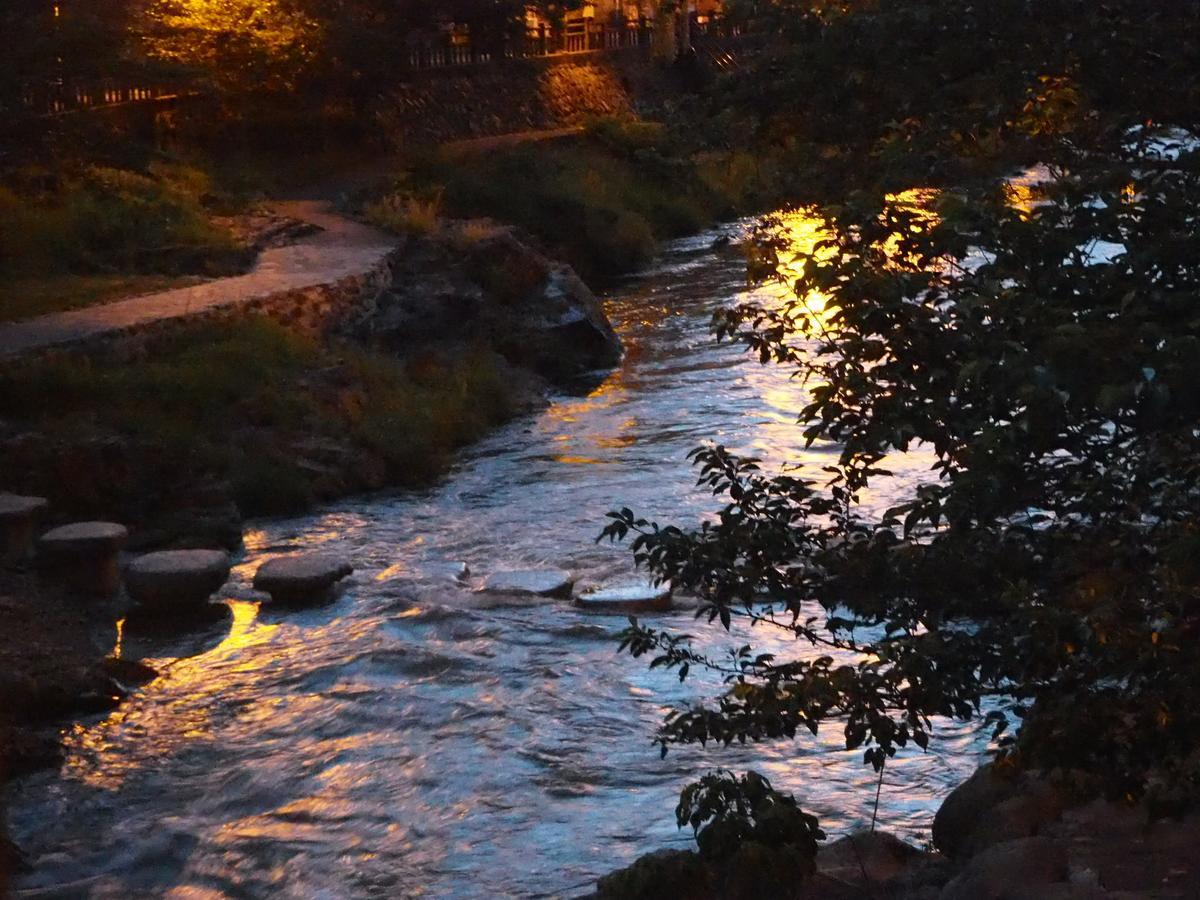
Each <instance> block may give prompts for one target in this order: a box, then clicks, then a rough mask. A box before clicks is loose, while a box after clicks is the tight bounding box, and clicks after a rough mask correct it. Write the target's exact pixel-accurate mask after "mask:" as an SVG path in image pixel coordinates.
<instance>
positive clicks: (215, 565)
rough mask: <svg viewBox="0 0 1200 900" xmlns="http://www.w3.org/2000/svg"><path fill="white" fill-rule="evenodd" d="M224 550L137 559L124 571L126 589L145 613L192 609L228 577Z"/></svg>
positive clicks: (167, 553) (171, 552) (168, 553)
mask: <svg viewBox="0 0 1200 900" xmlns="http://www.w3.org/2000/svg"><path fill="white" fill-rule="evenodd" d="M229 568H230V561H229V554H228V553H226V552H225V551H224V550H165V551H162V552H159V553H147V554H146V555H145V556H139V557H138V558H137V559H135V560H134V561H133V562H132V563H130V564H129V567H128V568H127V569H126V570H125V589H126V590H127V591H128V592H129V596H130V597H131V598H132V599H133V600H134V602H136V603H138V604H139V605H141V606H142V607H143V608H145V609H154V610H158V611H164V612H165V611H169V610H175V609H195V608H196V607H198V606H202V605H204V604H205V603H207V602H208V598H209V597H210V596H212V594H213V592H214V591H216V590H217V589H219V588H220V587H221V585H223V584H224V583H225V579H227V578H228V577H229Z"/></svg>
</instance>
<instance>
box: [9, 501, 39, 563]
mask: <svg viewBox="0 0 1200 900" xmlns="http://www.w3.org/2000/svg"><path fill="white" fill-rule="evenodd" d="M48 505H49V504H48V503H47V502H46V500H44V499H43V498H42V497H21V496H19V495H17V494H0V562H16V561H17V560H21V559H24V558H25V557H27V556H29V554H30V553H32V552H33V532H34V528H35V526H36V525H37V520H38V518H39V517H40V516H41V515H42V514H43V513H44V512H45V511H46V507H47V506H48Z"/></svg>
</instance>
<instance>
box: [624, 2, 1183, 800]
mask: <svg viewBox="0 0 1200 900" xmlns="http://www.w3.org/2000/svg"><path fill="white" fill-rule="evenodd" d="M951 7H953V11H952V10H951ZM789 8H790V7H789ZM951 12H953V14H951ZM1018 13H1019V14H1020V15H1018ZM1055 16H1058V17H1059V18H1058V19H1055V18H1054V17H1055ZM1051 21H1055V22H1057V23H1058V27H1055V28H1050V27H1049V25H1048V23H1049V22H1051ZM1189 22H1194V11H1193V9H1192V7H1190V6H1188V7H1185V6H1183V5H1170V9H1167V8H1166V7H1165V6H1156V7H1155V9H1154V10H1153V11H1148V10H1147V9H1146V8H1145V6H1144V5H1142V4H1136V3H1132V2H1113V3H1106V4H1100V5H1096V4H1082V3H1076V2H1070V0H1060V2H1050V3H1032V2H1031V3H1025V2H1016V0H1014V2H1003V3H997V4H987V5H977V6H970V7H963V6H961V5H959V4H949V3H940V2H904V0H892V2H880V3H877V4H866V5H863V6H862V7H861V8H859V9H858V10H857V11H850V12H845V11H837V12H835V13H833V14H829V15H826V16H817V15H809V14H807V13H804V14H801V15H797V16H796V17H795V19H794V20H793V21H792V22H791V24H790V26H788V27H787V28H783V29H782V30H783V32H784V34H785V36H784V37H783V38H781V39H780V41H779V43H778V45H777V46H776V47H775V48H774V49H773V51H772V52H771V53H769V54H768V55H767V56H766V57H765V58H764V61H763V62H762V66H763V67H764V68H763V69H758V68H756V67H751V70H750V72H749V74H748V75H747V76H746V77H745V83H747V84H750V83H753V84H754V85H755V86H756V88H757V89H758V90H760V91H761V92H762V95H763V96H762V98H761V100H755V101H754V103H755V104H761V105H760V106H755V109H756V110H758V111H759V112H760V113H761V123H760V124H761V128H760V134H774V135H776V136H779V135H783V134H787V135H790V139H791V140H795V141H797V142H798V144H797V146H799V147H804V146H808V147H809V149H814V148H818V145H823V148H822V149H821V150H820V152H818V153H815V154H814V158H812V159H811V160H810V162H811V165H812V168H813V171H814V172H817V171H823V172H826V173H828V174H830V175H831V177H843V178H847V179H848V178H849V175H850V168H851V167H853V166H855V165H857V166H863V165H866V164H868V162H869V163H870V164H872V165H876V164H877V165H878V169H877V170H873V171H870V172H862V173H860V174H859V175H858V177H857V180H856V184H857V186H858V187H859V188H860V190H859V191H857V192H854V193H851V194H849V195H848V199H845V200H843V201H841V202H838V203H836V204H833V203H830V204H826V205H824V206H821V207H819V208H818V209H817V210H815V214H817V215H820V216H821V217H822V218H823V219H824V221H825V222H826V225H827V229H828V235H829V236H828V239H827V240H824V241H822V242H820V243H818V245H817V247H816V248H815V250H814V251H813V252H812V253H809V254H795V253H794V251H792V250H791V249H790V247H789V244H788V241H787V238H786V234H783V233H782V232H781V229H780V227H779V223H774V225H772V224H771V223H768V224H767V225H765V226H764V227H762V228H761V229H759V231H758V232H757V233H756V234H755V235H754V236H753V238H752V240H751V241H750V242H749V243H750V259H751V275H752V278H753V279H755V280H757V281H771V280H777V281H779V282H781V283H783V284H784V285H786V286H787V287H789V288H790V290H788V291H786V292H785V299H784V300H782V301H780V302H778V303H771V302H766V301H759V302H744V303H739V304H737V305H735V306H733V307H731V308H728V309H724V310H722V311H720V312H719V313H718V314H717V316H716V318H715V322H714V327H715V330H716V332H717V334H718V335H719V336H721V337H725V338H729V339H733V340H736V341H740V342H742V343H743V344H744V345H745V346H746V348H747V349H748V350H749V351H750V352H751V353H753V354H754V355H755V356H757V357H758V358H759V359H760V360H761V361H762V362H763V363H766V364H779V365H785V366H788V367H791V368H794V369H795V371H796V375H797V377H799V378H801V379H803V380H804V382H805V383H806V384H807V385H808V386H809V390H808V398H809V399H808V404H807V405H806V406H805V407H804V408H803V409H800V410H797V417H798V421H799V424H800V426H801V428H802V429H803V435H804V439H805V441H806V442H807V444H808V445H810V446H813V445H815V446H818V447H821V448H824V449H825V450H826V451H828V452H829V453H830V460H831V462H830V464H829V465H828V466H826V467H824V469H823V473H822V472H814V471H811V470H810V471H804V472H801V471H795V470H791V471H786V472H784V473H783V474H775V473H768V472H764V471H762V469H761V468H760V465H759V463H758V461H757V460H754V459H748V458H743V457H739V456H737V455H736V454H734V453H732V452H730V451H729V450H727V449H725V448H723V447H720V446H708V447H704V448H701V449H699V450H697V451H696V452H695V454H694V457H693V458H694V462H695V463H696V464H697V466H698V467H699V472H700V485H701V486H702V487H704V488H706V489H708V490H711V492H712V493H713V495H714V496H716V497H719V498H721V500H722V503H723V505H722V506H721V507H720V509H719V510H718V511H717V513H716V515H715V516H714V517H712V518H711V520H709V521H705V522H703V523H701V524H700V525H699V527H697V528H693V529H683V528H679V527H676V526H660V525H658V524H656V523H654V522H652V521H648V520H647V519H645V518H642V517H640V516H638V515H637V514H635V513H634V512H632V511H631V510H628V509H626V510H621V511H619V512H614V513H612V514H611V521H610V523H609V525H608V526H607V528H606V529H605V531H604V536H606V537H609V538H613V539H626V538H632V548H633V551H634V554H635V558H636V560H637V562H638V563H639V564H641V565H645V566H647V567H649V569H650V570H651V571H652V572H653V573H654V574H655V575H656V576H657V577H659V578H661V579H670V580H671V581H672V582H673V583H674V584H675V585H676V587H677V588H681V589H684V590H688V591H693V592H695V593H697V594H698V595H699V596H700V597H701V598H702V599H703V601H704V605H703V607H702V609H701V612H700V615H701V616H703V617H706V618H708V619H709V620H710V621H720V622H721V624H722V625H724V626H725V628H727V629H734V628H735V626H736V627H737V628H741V627H743V626H753V627H761V628H769V629H773V630H780V631H782V632H783V633H784V634H786V635H789V636H792V637H794V638H795V639H796V640H797V642H798V649H797V653H796V654H795V656H794V657H788V658H776V657H774V656H772V655H769V654H758V653H755V651H754V650H753V648H752V647H751V646H750V645H749V644H748V643H746V644H744V645H742V646H739V647H735V648H733V649H731V650H730V651H729V653H728V655H727V656H719V655H716V656H714V655H712V654H711V653H710V652H707V651H704V650H702V649H699V648H697V646H696V645H695V644H694V643H693V642H692V641H691V639H689V638H687V637H686V636H681V635H676V634H673V633H670V632H668V631H664V630H660V629H657V628H653V627H650V626H648V625H646V624H644V623H640V622H637V621H634V622H632V623H631V626H630V628H629V629H628V630H627V631H626V632H625V634H624V635H623V644H622V646H623V647H624V648H626V649H627V650H629V651H630V652H631V653H632V654H633V655H634V656H638V657H643V656H645V657H649V658H651V660H652V663H651V665H652V666H655V667H665V668H668V669H672V670H674V671H676V672H677V673H678V674H679V676H680V677H681V678H686V677H687V675H688V674H689V672H690V671H691V670H694V669H696V668H698V667H703V668H706V669H712V670H716V671H718V672H720V673H722V674H723V675H724V677H725V678H726V681H727V684H728V689H727V690H726V691H725V692H724V693H722V694H721V695H720V696H718V697H715V698H712V699H711V700H703V701H701V702H698V703H696V704H695V705H692V706H688V707H686V708H681V709H678V710H676V711H674V712H672V713H671V714H669V715H668V716H667V718H666V720H665V722H664V724H663V726H662V729H661V731H660V732H659V735H658V738H657V741H658V742H659V743H660V744H661V746H662V751H663V752H664V753H666V751H667V748H668V747H669V745H671V744H675V743H700V744H707V743H708V742H710V741H711V742H715V743H719V744H730V743H733V742H746V741H763V740H776V739H791V738H795V737H796V736H797V735H802V734H803V733H804V732H810V733H812V734H816V732H817V730H818V729H819V728H820V727H821V726H822V725H823V724H826V723H828V722H831V721H832V722H835V723H836V724H837V727H839V728H840V729H841V730H842V731H843V734H844V736H845V743H846V746H847V748H851V749H854V748H858V749H861V750H862V751H863V757H864V760H865V762H867V763H869V764H871V765H873V766H874V767H875V768H876V769H877V770H879V769H882V768H883V766H884V765H885V763H886V761H887V760H888V759H889V758H890V757H892V756H893V755H895V754H896V753H897V752H900V751H901V750H903V749H904V748H906V747H909V746H910V745H915V746H916V747H918V748H921V749H923V748H925V747H926V746H927V744H928V743H929V741H930V739H931V737H932V735H933V733H934V726H935V722H936V720H937V719H938V718H941V717H947V718H958V719H964V720H966V719H970V718H972V717H976V716H980V717H984V718H987V719H988V720H989V721H991V722H993V723H994V725H995V735H996V737H997V738H999V740H1000V752H1001V753H1002V754H1003V755H1006V756H1008V757H1010V758H1011V759H1012V760H1013V761H1014V762H1016V763H1019V764H1023V765H1029V766H1033V767H1037V768H1043V769H1046V770H1057V771H1067V770H1072V771H1074V772H1076V773H1080V774H1082V776H1083V777H1084V778H1085V781H1087V783H1089V784H1092V785H1094V786H1096V787H1100V788H1103V789H1104V790H1106V791H1108V792H1109V793H1111V794H1113V795H1116V796H1121V797H1138V796H1142V795H1144V794H1149V795H1151V799H1152V800H1155V801H1157V802H1159V803H1163V804H1168V805H1175V806H1177V805H1181V804H1185V803H1189V802H1192V801H1194V800H1195V799H1196V797H1197V795H1196V792H1197V789H1198V788H1200V755H1197V753H1196V751H1195V748H1196V746H1197V740H1198V739H1200V713H1197V711H1196V707H1195V704H1194V703H1193V702H1192V699H1191V698H1192V697H1193V696H1194V694H1195V693H1196V691H1197V690H1200V663H1198V662H1197V659H1196V657H1195V654H1193V653H1191V652H1190V650H1189V648H1190V646H1191V644H1192V642H1193V641H1194V638H1195V635H1196V633H1197V632H1198V630H1200V588H1198V586H1197V585H1198V583H1200V582H1198V580H1197V571H1196V562H1195V560H1196V550H1197V548H1198V547H1200V543H1198V541H1200V537H1198V535H1200V518H1198V516H1197V493H1196V484H1197V476H1198V474H1200V438H1198V437H1197V431H1196V422H1197V418H1198V414H1200V396H1198V395H1197V392H1196V390H1195V384H1196V383H1197V379H1198V378H1200V315H1198V314H1197V310H1198V309H1200V306H1198V305H1197V304H1198V301H1200V221H1198V213H1197V210H1198V209H1200V165H1198V163H1200V154H1198V153H1197V152H1196V143H1195V141H1194V140H1193V139H1192V138H1191V137H1190V136H1189V135H1188V134H1187V133H1186V132H1183V131H1179V130H1177V129H1174V130H1173V129H1171V128H1167V127H1166V126H1168V125H1173V126H1178V125H1182V126H1194V125H1195V113H1196V109H1197V107H1196V105H1195V100H1196V98H1197V97H1198V96H1200V94H1198V92H1197V85H1198V82H1197V73H1196V71H1195V68H1194V65H1193V64H1194V57H1193V55H1192V53H1193V51H1194V49H1195V43H1194V41H1195V32H1194V30H1193V31H1192V32H1190V33H1188V34H1184V33H1183V31H1182V30H1181V29H1184V26H1186V25H1187V24H1188V23H1189ZM1068 24H1069V27H1067V26H1068ZM901 25H904V26H905V27H901ZM781 27H782V26H781ZM851 48H853V49H854V51H855V52H854V53H850V50H851ZM1165 73H1172V75H1173V76H1175V77H1177V78H1178V81H1176V82H1174V83H1173V90H1172V91H1170V92H1167V93H1169V94H1170V96H1167V97H1164V96H1163V93H1164V92H1163V91H1161V90H1160V89H1159V88H1158V86H1157V85H1159V84H1160V83H1161V80H1162V79H1163V78H1164V77H1165ZM764 85H765V86H766V87H764ZM747 102H749V101H747ZM775 110H778V111H779V113H780V114H779V115H776V114H775V113H774V111H775ZM1147 122H1152V123H1155V124H1153V125H1152V126H1150V127H1147V125H1146V123H1147ZM805 142H811V143H807V144H806V143H805ZM1032 153H1036V154H1037V156H1036V157H1032V158H1034V159H1039V160H1040V161H1042V162H1043V163H1045V164H1046V167H1045V169H1044V170H1043V171H1042V177H1041V178H1040V179H1038V180H1039V181H1040V183H1039V184H1037V185H1036V186H1035V187H1034V188H1033V189H1032V190H1031V191H1029V192H1027V195H1021V196H1014V191H1013V189H1012V188H1011V187H1008V186H1007V185H1006V182H1005V181H1004V179H1003V178H1002V177H1001V176H1003V175H1005V174H1009V173H1011V172H1012V169H1011V164H1012V162H1013V161H1018V160H1022V159H1026V160H1028V159H1030V158H1031V154H1032ZM972 155H973V156H974V161H973V162H972V163H971V166H968V165H965V164H964V158H965V157H968V156H972ZM972 166H973V167H974V168H972ZM987 168H990V170H991V173H992V177H990V178H987V179H981V178H980V177H979V176H980V175H981V174H982V173H983V172H984V171H986V169H987ZM972 171H973V172H974V174H975V177H972V178H969V179H968V178H967V175H968V174H970V173H971V172H972ZM921 173H924V174H925V175H926V176H929V175H930V174H931V173H932V174H934V175H936V176H939V177H941V178H943V179H944V178H945V177H946V176H948V175H950V174H952V173H954V174H956V175H957V177H958V179H960V180H959V181H958V183H957V184H955V185H954V186H953V187H952V188H948V189H944V190H942V191H941V192H926V193H925V194H923V195H922V194H918V195H916V199H914V195H913V194H911V193H910V194H904V195H900V196H897V195H895V194H888V193H887V191H888V190H889V189H891V190H894V189H895V188H896V187H897V186H898V180H899V179H901V178H910V179H911V178H917V177H920V174H921ZM875 176H878V181H877V180H876V178H875ZM845 183H847V184H848V183H850V181H849V180H847V181H846V182H845ZM899 184H902V185H903V186H904V187H912V186H914V182H913V181H908V182H907V183H905V182H903V181H900V182H899ZM915 184H916V186H920V185H921V184H922V183H921V182H916V183H915ZM797 273H799V274H797ZM914 450H920V451H921V452H923V453H926V454H928V455H929V458H930V460H931V462H932V466H933V468H932V470H931V473H930V475H929V477H928V478H927V479H926V480H925V481H924V483H922V484H919V485H913V486H910V487H909V489H908V495H907V497H906V499H904V500H903V501H902V502H899V503H898V504H896V505H895V506H894V508H892V509H890V510H887V511H886V512H879V511H872V508H871V507H870V506H869V505H867V504H864V503H863V500H864V498H865V497H866V496H867V493H866V492H867V491H868V490H875V489H878V488H879V487H880V486H881V483H885V482H888V481H889V479H890V478H891V473H890V472H889V471H888V466H889V462H890V461H891V460H892V459H893V458H894V455H895V454H897V453H900V452H904V451H914ZM892 487H893V488H894V487H895V486H894V485H893V486H892ZM1005 712H1008V713H1009V715H1008V716H1006V715H1005V714H1004V713H1005ZM1012 714H1015V716H1016V717H1017V718H1018V719H1020V720H1021V722H1022V727H1021V728H1020V730H1019V732H1018V733H1017V734H1016V735H1015V737H1014V736H1012V735H1009V734H1008V733H1007V732H1006V727H1007V724H1008V719H1009V718H1010V717H1011V715H1012Z"/></svg>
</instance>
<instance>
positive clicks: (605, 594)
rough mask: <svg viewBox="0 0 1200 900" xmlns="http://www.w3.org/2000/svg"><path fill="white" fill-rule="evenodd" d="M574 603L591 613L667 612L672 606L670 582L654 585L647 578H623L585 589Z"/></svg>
mask: <svg viewBox="0 0 1200 900" xmlns="http://www.w3.org/2000/svg"><path fill="white" fill-rule="evenodd" d="M575 602H576V603H578V604H579V605H580V606H582V607H583V608H584V609H587V610H591V611H592V612H605V613H645V612H665V611H667V610H669V609H670V608H671V585H670V584H669V583H668V584H659V585H655V584H651V583H650V581H649V580H647V579H640V580H631V581H622V582H617V583H614V584H610V585H605V586H603V587H600V588H597V589H596V590H592V591H585V592H584V593H582V594H580V595H578V596H577V597H576V598H575Z"/></svg>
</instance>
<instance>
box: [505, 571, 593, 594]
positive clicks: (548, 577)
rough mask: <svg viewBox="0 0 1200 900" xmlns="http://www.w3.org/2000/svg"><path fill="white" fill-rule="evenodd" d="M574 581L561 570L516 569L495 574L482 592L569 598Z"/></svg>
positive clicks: (568, 574) (568, 573)
mask: <svg viewBox="0 0 1200 900" xmlns="http://www.w3.org/2000/svg"><path fill="white" fill-rule="evenodd" d="M574 586H575V579H574V578H572V577H571V573H570V572H565V571H563V570H562V569H518V570H514V571H511V572H496V573H495V574H493V575H491V576H489V577H488V579H487V580H486V581H485V582H484V583H483V588H482V590H484V591H487V592H488V593H493V594H531V595H533V596H536V597H570V596H571V588H572V587H574Z"/></svg>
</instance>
